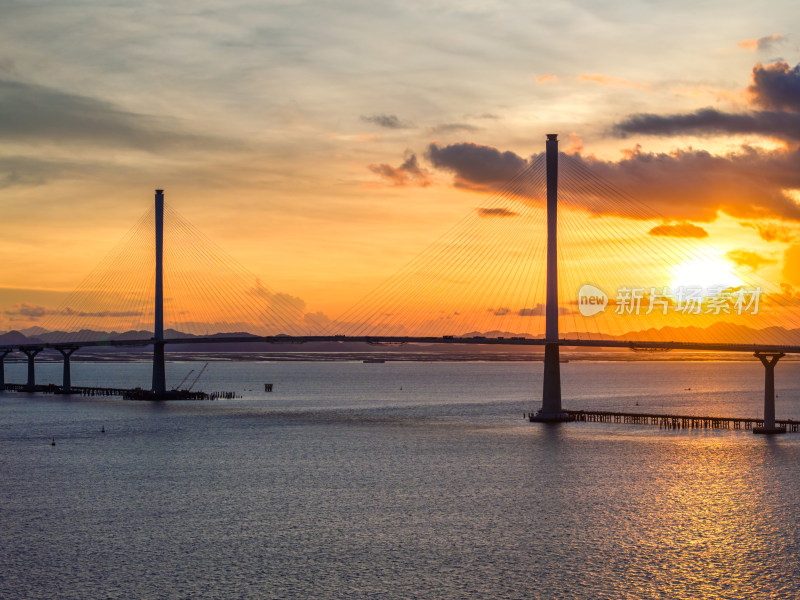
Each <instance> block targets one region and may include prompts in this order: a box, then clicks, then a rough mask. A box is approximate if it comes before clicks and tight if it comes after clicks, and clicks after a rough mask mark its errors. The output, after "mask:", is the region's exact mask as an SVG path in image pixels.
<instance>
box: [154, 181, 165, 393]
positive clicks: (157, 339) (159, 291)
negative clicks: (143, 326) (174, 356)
mask: <svg viewBox="0 0 800 600" xmlns="http://www.w3.org/2000/svg"><path fill="white" fill-rule="evenodd" d="M154 314H155V322H154V324H153V387H152V390H153V393H154V394H155V395H156V396H159V395H161V396H163V395H164V394H165V393H166V391H167V382H166V368H165V365H164V190H156V299H155V312H154Z"/></svg>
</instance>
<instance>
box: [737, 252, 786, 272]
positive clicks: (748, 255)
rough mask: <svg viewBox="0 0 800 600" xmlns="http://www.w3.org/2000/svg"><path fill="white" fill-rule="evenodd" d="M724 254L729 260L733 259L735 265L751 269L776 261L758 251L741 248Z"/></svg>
mask: <svg viewBox="0 0 800 600" xmlns="http://www.w3.org/2000/svg"><path fill="white" fill-rule="evenodd" d="M725 256H727V257H728V259H729V260H731V261H733V263H734V264H735V265H736V266H737V267H749V268H750V269H752V270H753V271H755V270H757V269H760V268H761V267H763V266H764V265H771V264H775V263H776V262H778V261H777V260H776V259H774V258H772V257H771V256H765V255H763V254H759V253H758V252H754V251H752V250H746V249H743V248H739V249H737V250H731V251H730V252H728V253H727V254H726V255H725Z"/></svg>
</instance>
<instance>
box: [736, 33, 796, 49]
mask: <svg viewBox="0 0 800 600" xmlns="http://www.w3.org/2000/svg"><path fill="white" fill-rule="evenodd" d="M784 39H786V36H785V35H783V34H780V33H773V34H772V35H767V36H764V37H760V38H753V39H750V40H742V41H741V42H739V43H738V44H737V46H739V48H744V49H745V50H750V51H752V52H755V51H756V50H769V49H770V48H772V47H773V46H774V45H776V44H778V43H779V42H781V41H783V40H784Z"/></svg>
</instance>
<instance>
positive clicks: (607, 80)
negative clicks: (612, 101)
mask: <svg viewBox="0 0 800 600" xmlns="http://www.w3.org/2000/svg"><path fill="white" fill-rule="evenodd" d="M578 81H580V82H582V83H596V84H597V85H602V86H609V87H630V88H636V89H644V88H645V87H646V86H645V85H644V84H641V83H639V82H637V81H631V80H630V79H624V78H622V77H612V76H611V75H602V74H584V75H578Z"/></svg>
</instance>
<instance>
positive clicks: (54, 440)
mask: <svg viewBox="0 0 800 600" xmlns="http://www.w3.org/2000/svg"><path fill="white" fill-rule="evenodd" d="M50 445H51V446H55V445H56V438H53V441H52V442H50Z"/></svg>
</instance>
